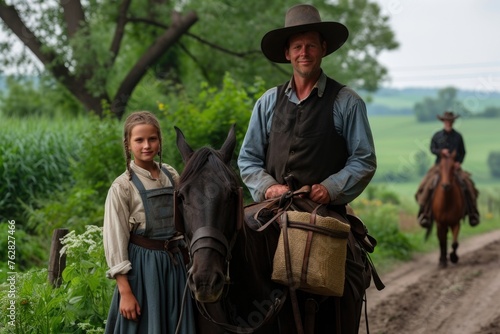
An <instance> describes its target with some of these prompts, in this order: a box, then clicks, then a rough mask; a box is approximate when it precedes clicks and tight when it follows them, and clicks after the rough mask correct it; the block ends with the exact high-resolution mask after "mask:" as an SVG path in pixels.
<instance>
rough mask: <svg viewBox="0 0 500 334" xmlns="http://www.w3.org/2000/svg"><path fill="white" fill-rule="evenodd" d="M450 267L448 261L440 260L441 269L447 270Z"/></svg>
mask: <svg viewBox="0 0 500 334" xmlns="http://www.w3.org/2000/svg"><path fill="white" fill-rule="evenodd" d="M447 266H448V262H447V261H446V260H439V268H446V267H447Z"/></svg>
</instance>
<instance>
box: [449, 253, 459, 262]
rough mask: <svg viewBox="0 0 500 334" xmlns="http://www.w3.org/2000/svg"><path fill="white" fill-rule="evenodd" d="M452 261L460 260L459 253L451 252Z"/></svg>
mask: <svg viewBox="0 0 500 334" xmlns="http://www.w3.org/2000/svg"><path fill="white" fill-rule="evenodd" d="M450 261H451V263H457V262H458V255H457V253H450Z"/></svg>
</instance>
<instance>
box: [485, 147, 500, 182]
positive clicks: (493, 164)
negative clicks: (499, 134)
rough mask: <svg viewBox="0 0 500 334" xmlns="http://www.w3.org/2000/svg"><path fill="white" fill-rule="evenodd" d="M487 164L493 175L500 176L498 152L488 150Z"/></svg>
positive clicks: (499, 153) (499, 156) (499, 155)
mask: <svg viewBox="0 0 500 334" xmlns="http://www.w3.org/2000/svg"><path fill="white" fill-rule="evenodd" d="M488 166H489V167H490V173H491V176H493V177H500V152H490V154H489V155H488Z"/></svg>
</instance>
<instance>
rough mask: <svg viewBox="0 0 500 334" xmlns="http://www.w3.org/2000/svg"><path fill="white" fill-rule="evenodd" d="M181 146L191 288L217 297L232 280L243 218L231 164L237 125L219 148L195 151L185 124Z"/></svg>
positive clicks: (181, 212)
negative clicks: (233, 252)
mask: <svg viewBox="0 0 500 334" xmlns="http://www.w3.org/2000/svg"><path fill="white" fill-rule="evenodd" d="M175 129H176V132H177V147H178V149H179V151H180V153H181V155H182V159H183V161H184V163H185V167H184V171H183V173H182V174H181V179H180V182H179V186H178V191H177V196H176V200H177V203H176V208H177V212H176V226H177V229H178V230H180V231H181V232H183V233H184V235H185V237H186V240H187V242H188V243H189V254H190V259H191V263H190V265H191V267H190V269H189V271H188V274H189V278H188V284H189V288H190V289H191V291H192V292H193V294H194V296H195V298H196V299H197V300H198V301H200V302H215V301H217V300H218V299H219V298H220V296H221V295H222V291H223V288H224V284H225V283H226V281H227V276H228V270H229V261H230V259H231V248H232V244H233V243H234V240H236V234H237V233H238V230H239V228H240V227H241V224H242V218H241V217H242V195H241V188H240V187H239V182H238V178H237V176H236V173H235V172H234V171H233V170H232V168H231V166H230V161H231V157H232V155H233V151H234V148H235V144H236V137H235V133H234V125H233V126H232V127H231V129H230V131H229V134H228V136H227V139H226V141H225V143H224V144H223V145H222V147H221V148H220V149H219V150H214V149H212V148H209V147H203V148H201V149H199V150H197V151H193V150H192V149H191V147H190V146H189V145H188V144H187V142H186V140H185V138H184V135H183V134H182V132H181V130H179V129H178V128H175Z"/></svg>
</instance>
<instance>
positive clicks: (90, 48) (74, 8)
mask: <svg viewBox="0 0 500 334" xmlns="http://www.w3.org/2000/svg"><path fill="white" fill-rule="evenodd" d="M10 3H11V4H7V1H6V0H0V18H1V19H2V21H3V24H4V26H5V27H6V28H7V29H5V30H6V31H9V32H11V34H14V35H15V36H17V38H18V39H19V40H21V41H22V43H24V45H25V47H26V48H27V49H29V50H30V51H31V53H32V54H33V55H34V56H35V57H36V59H37V60H38V61H39V62H38V64H39V65H40V66H39V67H42V68H44V69H45V70H47V71H48V72H50V73H51V74H52V75H53V76H54V77H55V78H56V79H57V80H58V81H59V82H60V83H62V84H63V85H64V86H65V87H67V89H68V90H69V91H70V92H71V93H72V94H73V95H74V96H75V97H76V98H77V99H78V100H79V101H80V102H81V103H82V104H83V105H84V106H85V107H86V108H87V110H89V111H93V112H95V113H97V114H99V115H101V114H102V112H103V110H104V109H106V108H107V107H108V106H109V108H110V109H111V111H112V112H113V113H114V114H115V115H116V116H117V117H118V118H120V117H121V116H122V115H123V114H124V113H125V111H126V107H127V105H128V103H129V101H130V99H131V97H132V93H133V92H134V89H135V88H136V87H137V86H138V85H140V84H146V85H147V84H151V83H150V82H149V83H144V78H145V75H146V74H147V73H148V72H151V73H152V74H153V76H154V77H155V78H158V79H161V80H165V79H168V80H169V81H168V82H169V83H173V85H166V86H168V87H169V88H167V89H175V87H177V86H178V85H180V86H181V87H185V88H190V87H197V84H196V85H195V83H199V82H200V81H207V82H209V83H210V84H220V83H222V80H223V78H224V75H225V73H226V72H227V71H230V72H231V73H232V75H233V77H234V78H235V79H236V80H238V81H243V82H245V83H247V84H248V83H250V82H251V81H253V80H254V78H255V77H256V76H260V77H262V78H263V79H264V81H266V82H268V83H270V84H278V83H282V82H283V81H284V80H287V79H288V78H289V77H290V69H289V67H287V66H286V65H277V64H274V63H270V62H268V61H267V60H266V59H265V58H264V57H263V56H262V55H261V52H260V47H259V46H260V39H261V37H262V36H263V35H264V33H266V32H267V31H269V30H271V29H275V28H278V27H282V26H283V22H284V14H285V12H286V9H287V8H289V7H290V6H292V5H294V4H295V1H290V0H282V1H272V2H269V1H264V0H255V1H247V0H245V1H244V0H233V1H222V0H221V1H219V0H188V1H181V0H174V1H168V0H146V1H138V2H134V3H132V1H131V0H121V1H118V4H117V1H110V0H100V1H99V0H91V1H81V0H71V1H67V0H60V1H59V2H55V1H44V0H11V1H10ZM313 4H314V5H315V6H317V7H318V9H319V10H320V12H321V13H322V18H323V20H335V21H340V22H343V23H344V24H346V25H347V26H348V28H349V30H350V36H351V37H350V38H349V40H348V42H347V44H346V46H345V47H344V48H342V49H340V50H339V51H338V52H336V53H335V54H334V55H333V56H330V57H329V58H327V59H326V60H325V62H324V64H323V65H324V69H325V70H326V71H327V72H328V73H329V74H331V75H332V76H334V77H335V79H337V80H338V81H340V82H343V83H345V84H348V85H350V86H353V87H355V88H364V89H366V90H368V91H374V90H376V89H377V88H378V85H379V83H380V82H381V81H383V80H385V79H386V77H387V70H386V69H385V68H384V67H383V66H382V65H380V64H378V62H377V61H376V58H377V55H378V54H379V53H380V52H381V51H383V50H391V49H395V48H396V47H397V46H398V44H397V42H395V40H394V34H393V33H392V31H391V30H390V28H389V25H388V18H387V17H385V16H383V15H381V13H380V8H379V6H378V5H377V4H375V3H370V2H369V1H368V0H343V1H338V3H332V2H330V1H325V0H318V1H314V3H313ZM263 8H265V9H266V10H262V9H263ZM199 15H200V16H199ZM198 21H201V22H202V24H195V23H197V22H198ZM0 22H1V21H0ZM9 42H11V43H12V39H10V40H9ZM11 43H10V44H3V45H2V46H1V50H2V52H3V57H2V59H1V60H0V62H1V63H3V65H4V68H5V66H9V65H10V66H12V65H18V66H25V65H26V64H27V62H28V61H29V60H28V58H29V57H27V56H26V55H25V54H23V55H21V56H19V55H15V54H13V53H12V47H11V46H10V45H11ZM141 80H142V82H141Z"/></svg>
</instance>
